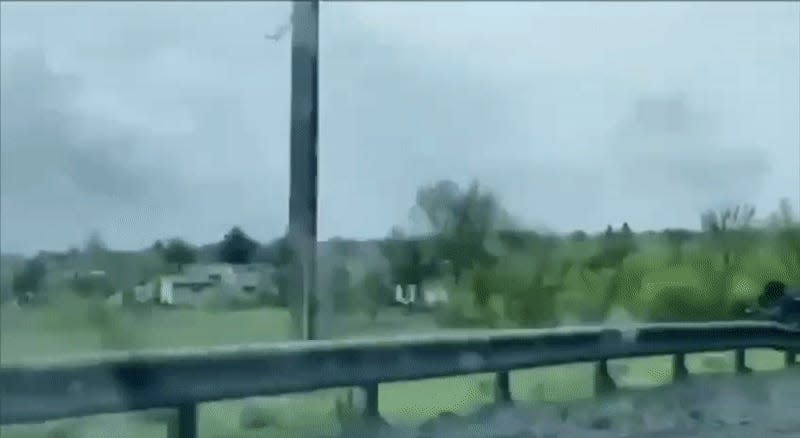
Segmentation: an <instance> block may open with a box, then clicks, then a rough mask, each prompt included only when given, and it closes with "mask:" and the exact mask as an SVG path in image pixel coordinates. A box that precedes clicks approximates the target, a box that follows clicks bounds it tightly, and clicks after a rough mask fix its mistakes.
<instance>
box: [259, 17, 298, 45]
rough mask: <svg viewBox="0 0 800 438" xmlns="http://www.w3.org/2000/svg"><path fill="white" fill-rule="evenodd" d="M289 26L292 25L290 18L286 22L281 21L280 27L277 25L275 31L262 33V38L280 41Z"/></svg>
mask: <svg viewBox="0 0 800 438" xmlns="http://www.w3.org/2000/svg"><path fill="white" fill-rule="evenodd" d="M290 27H292V21H291V20H289V21H287V22H286V23H283V25H281V27H279V28H278V29H277V30H276V31H275V33H268V34H266V35H264V38H266V39H268V40H272V41H280V40H281V38H283V36H284V35H286V32H287V31H289V28H290Z"/></svg>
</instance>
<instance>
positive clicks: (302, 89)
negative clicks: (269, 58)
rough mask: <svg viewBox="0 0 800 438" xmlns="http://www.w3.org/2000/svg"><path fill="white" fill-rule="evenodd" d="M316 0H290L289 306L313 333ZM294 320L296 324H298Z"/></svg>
mask: <svg viewBox="0 0 800 438" xmlns="http://www.w3.org/2000/svg"><path fill="white" fill-rule="evenodd" d="M318 59H319V0H296V1H294V2H293V4H292V72H291V77H292V85H291V102H292V103H291V134H290V148H291V151H290V181H289V192H290V194H289V245H290V246H291V249H292V269H291V274H290V275H291V278H290V283H289V287H290V290H289V300H290V301H289V306H290V311H291V313H292V319H293V324H294V327H293V328H294V329H295V330H297V329H298V328H299V329H300V330H299V331H300V332H301V334H302V337H303V339H306V340H309V339H315V338H317V308H318V305H317V303H318V300H317V296H316V283H317V192H318V191H317V136H318V103H319V98H318V92H317V88H318V64H319V63H318ZM298 325H300V327H298Z"/></svg>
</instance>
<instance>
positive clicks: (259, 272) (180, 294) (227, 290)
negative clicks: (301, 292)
mask: <svg viewBox="0 0 800 438" xmlns="http://www.w3.org/2000/svg"><path fill="white" fill-rule="evenodd" d="M270 274H271V267H270V266H269V265H243V266H233V265H228V264H223V263H217V264H192V265H187V266H185V267H184V268H183V273H182V274H180V275H164V276H161V277H159V278H158V281H157V286H156V287H155V288H154V290H152V289H151V290H148V289H147V288H146V287H145V286H140V287H139V289H138V290H139V294H140V295H141V296H142V297H146V296H147V295H148V292H150V291H152V292H153V298H154V299H155V300H156V301H158V302H160V303H162V304H168V305H176V306H197V305H202V304H203V303H204V302H208V301H209V300H213V299H215V298H218V297H229V298H236V297H242V298H246V297H248V296H256V295H257V294H258V293H264V294H275V295H277V290H276V289H275V287H274V286H273V285H272V282H271V276H270Z"/></svg>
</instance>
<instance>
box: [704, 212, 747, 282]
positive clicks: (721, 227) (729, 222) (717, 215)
mask: <svg viewBox="0 0 800 438" xmlns="http://www.w3.org/2000/svg"><path fill="white" fill-rule="evenodd" d="M755 213H756V209H755V207H754V206H752V205H746V204H745V205H736V206H734V207H728V208H724V209H721V210H707V211H706V212H705V213H703V215H702V216H701V217H700V222H701V226H702V229H703V231H704V232H705V233H706V235H707V236H708V238H709V240H710V242H711V244H712V246H714V247H715V248H716V249H717V250H718V251H720V252H721V253H722V262H723V266H724V267H725V269H729V268H731V265H732V264H733V262H734V257H736V255H737V254H739V255H740V254H742V253H744V252H745V251H747V249H748V248H749V247H750V246H751V245H752V243H753V241H754V240H755V239H754V238H755V234H754V232H753V229H752V228H751V223H752V221H753V218H754V217H755Z"/></svg>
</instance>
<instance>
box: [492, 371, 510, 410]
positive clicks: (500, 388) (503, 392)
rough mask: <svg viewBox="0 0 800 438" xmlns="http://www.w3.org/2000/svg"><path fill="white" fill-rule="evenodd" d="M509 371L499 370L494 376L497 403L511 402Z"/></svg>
mask: <svg viewBox="0 0 800 438" xmlns="http://www.w3.org/2000/svg"><path fill="white" fill-rule="evenodd" d="M510 380H511V379H510V377H509V373H508V371H498V372H497V374H496V375H495V378H494V401H495V403H511V383H510Z"/></svg>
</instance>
